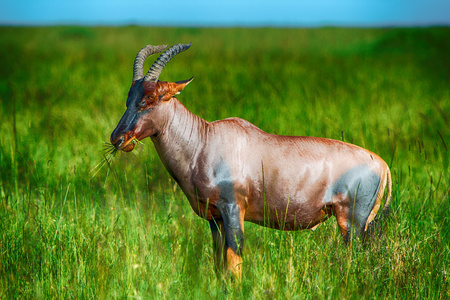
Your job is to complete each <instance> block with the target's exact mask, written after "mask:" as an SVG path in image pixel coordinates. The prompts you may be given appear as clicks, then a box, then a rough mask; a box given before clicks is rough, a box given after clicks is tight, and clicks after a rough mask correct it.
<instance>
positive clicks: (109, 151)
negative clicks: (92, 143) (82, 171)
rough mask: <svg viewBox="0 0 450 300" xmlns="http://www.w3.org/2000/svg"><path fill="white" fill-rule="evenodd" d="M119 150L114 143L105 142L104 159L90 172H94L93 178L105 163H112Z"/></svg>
mask: <svg viewBox="0 0 450 300" xmlns="http://www.w3.org/2000/svg"><path fill="white" fill-rule="evenodd" d="M117 151H118V150H117V148H116V147H115V146H114V145H113V144H111V143H107V142H105V144H104V147H103V153H102V157H103V158H102V160H101V161H100V162H99V163H98V164H97V165H95V167H93V168H92V169H91V170H90V171H89V173H93V175H92V176H91V179H92V178H94V177H95V175H97V173H98V172H99V171H100V170H101V169H102V168H103V166H104V165H105V164H108V166H110V165H111V162H112V160H113V159H114V157H115V155H116V153H117Z"/></svg>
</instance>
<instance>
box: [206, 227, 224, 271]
mask: <svg viewBox="0 0 450 300" xmlns="http://www.w3.org/2000/svg"><path fill="white" fill-rule="evenodd" d="M209 227H210V228H211V233H212V238H213V249H214V264H215V271H216V274H217V275H219V274H221V273H223V270H224V269H225V263H226V260H227V257H226V252H225V229H224V227H223V221H222V220H215V219H213V220H211V221H209Z"/></svg>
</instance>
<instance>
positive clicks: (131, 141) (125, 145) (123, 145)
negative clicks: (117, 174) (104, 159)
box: [113, 136, 139, 152]
mask: <svg viewBox="0 0 450 300" xmlns="http://www.w3.org/2000/svg"><path fill="white" fill-rule="evenodd" d="M138 142H139V140H138V139H137V138H136V137H135V136H132V137H130V138H128V139H126V140H125V137H121V138H120V139H119V140H117V141H116V142H115V143H113V145H114V147H116V149H117V150H122V151H124V152H130V151H132V150H133V149H134V147H135V146H136V144H137V143H138Z"/></svg>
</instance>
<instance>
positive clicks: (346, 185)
mask: <svg viewBox="0 0 450 300" xmlns="http://www.w3.org/2000/svg"><path fill="white" fill-rule="evenodd" d="M379 186H380V176H378V175H377V174H375V173H374V172H373V171H372V170H370V168H369V167H368V166H366V165H361V166H357V167H354V168H352V169H350V170H348V171H347V172H345V173H344V174H343V175H342V176H341V177H340V178H339V179H338V180H337V181H336V182H335V183H334V184H333V188H332V194H333V195H338V194H346V195H347V197H348V201H349V203H348V206H349V211H348V229H349V232H348V233H347V235H346V237H345V239H347V240H348V239H350V238H351V236H352V235H353V233H354V234H355V235H358V234H360V233H361V232H362V231H364V227H365V224H366V221H367V218H368V217H369V215H370V212H371V211H372V209H373V206H374V205H375V201H376V198H377V193H378V189H379ZM353 231H354V232H353Z"/></svg>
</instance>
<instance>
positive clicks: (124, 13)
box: [0, 0, 450, 27]
mask: <svg viewBox="0 0 450 300" xmlns="http://www.w3.org/2000/svg"><path fill="white" fill-rule="evenodd" d="M0 24H3V25H5V24H10V25H55V24H78V25H128V24H136V25H159V26H289V27H291V26H292V27H297V26H306V27H309V26H358V27H359V26H363V27H366V26H430V25H447V26H448V25H450V0H428V1H427V0H297V1H294V0H278V1H277V0H271V1H268V0H247V1H237V0H230V1H212V0H210V1H206V0H185V1H180V0H172V1H171V0H166V1H149V0H147V1H144V0H120V1H119V0H0Z"/></svg>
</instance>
